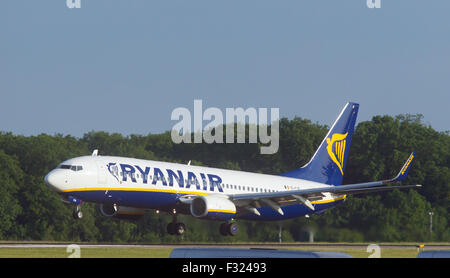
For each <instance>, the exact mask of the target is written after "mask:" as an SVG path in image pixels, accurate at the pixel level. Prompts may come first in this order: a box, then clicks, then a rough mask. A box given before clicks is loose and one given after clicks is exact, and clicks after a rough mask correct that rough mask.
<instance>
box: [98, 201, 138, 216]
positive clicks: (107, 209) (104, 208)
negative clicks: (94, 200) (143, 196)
mask: <svg viewBox="0 0 450 278" xmlns="http://www.w3.org/2000/svg"><path fill="white" fill-rule="evenodd" d="M100 212H101V213H102V214H103V215H104V216H108V217H112V216H114V217H117V218H125V219H136V218H140V217H141V216H143V215H144V213H145V210H143V209H139V208H132V207H124V206H118V205H117V204H114V203H104V204H101V205H100Z"/></svg>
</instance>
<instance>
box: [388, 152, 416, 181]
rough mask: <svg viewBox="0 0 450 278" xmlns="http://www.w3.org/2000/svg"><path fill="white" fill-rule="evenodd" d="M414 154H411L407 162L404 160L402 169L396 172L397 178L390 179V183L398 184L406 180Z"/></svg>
mask: <svg viewBox="0 0 450 278" xmlns="http://www.w3.org/2000/svg"><path fill="white" fill-rule="evenodd" d="M415 154H416V152H412V153H411V154H410V156H409V158H408V160H406V162H405V164H404V165H403V167H402V169H401V170H400V172H398V174H397V176H396V177H395V178H394V179H392V182H398V181H402V180H404V179H406V176H407V175H408V171H409V168H411V162H412V161H413V159H414V156H415Z"/></svg>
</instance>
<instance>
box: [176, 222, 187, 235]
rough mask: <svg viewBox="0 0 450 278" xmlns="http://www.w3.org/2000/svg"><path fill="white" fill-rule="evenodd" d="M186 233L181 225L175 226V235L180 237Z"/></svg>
mask: <svg viewBox="0 0 450 278" xmlns="http://www.w3.org/2000/svg"><path fill="white" fill-rule="evenodd" d="M185 231H186V226H185V225H184V224H183V223H176V224H175V234H176V235H178V236H181V235H182V234H184V232H185Z"/></svg>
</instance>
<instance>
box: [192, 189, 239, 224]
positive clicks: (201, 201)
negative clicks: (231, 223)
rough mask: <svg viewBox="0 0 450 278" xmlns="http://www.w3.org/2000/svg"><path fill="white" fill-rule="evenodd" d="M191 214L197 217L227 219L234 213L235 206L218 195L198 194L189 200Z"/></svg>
mask: <svg viewBox="0 0 450 278" xmlns="http://www.w3.org/2000/svg"><path fill="white" fill-rule="evenodd" d="M190 209H191V214H192V216H194V217H197V218H207V219H212V220H221V221H227V220H230V219H231V218H233V217H234V215H235V214H236V206H235V205H234V203H233V202H231V201H230V200H228V199H227V198H224V197H220V196H211V195H208V196H199V197H196V198H195V199H193V200H192V202H191V208H190Z"/></svg>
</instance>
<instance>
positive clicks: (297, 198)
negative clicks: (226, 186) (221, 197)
mask: <svg viewBox="0 0 450 278" xmlns="http://www.w3.org/2000/svg"><path fill="white" fill-rule="evenodd" d="M414 155H415V153H414V152H413V153H411V155H410V156H409V158H408V160H407V161H406V162H405V164H404V165H403V167H402V168H401V170H400V172H399V173H398V174H397V176H396V177H395V178H393V179H389V180H382V181H375V182H367V183H357V184H348V185H340V186H333V185H331V186H330V185H327V186H323V187H315V188H308V189H299V190H289V191H280V192H270V193H247V194H231V195H229V198H230V200H232V201H233V202H235V203H236V205H237V206H239V207H245V208H247V209H248V210H250V211H252V212H254V213H256V214H258V212H257V211H256V208H258V207H259V206H261V204H260V203H263V204H265V205H269V206H270V207H272V208H273V209H274V210H276V211H278V212H279V213H280V214H283V213H282V209H281V208H280V203H284V204H287V203H291V202H297V203H303V204H305V205H306V206H308V207H309V208H311V209H313V210H314V207H313V206H312V204H311V201H314V200H317V199H321V198H322V196H324V193H327V192H329V193H333V194H338V195H341V194H342V195H345V194H361V193H372V192H379V191H385V190H392V189H405V188H417V187H420V186H421V185H419V184H417V185H403V186H388V185H387V184H389V183H395V182H400V181H402V180H404V179H405V178H406V176H407V174H408V171H409V168H410V166H411V161H412V160H413V158H414Z"/></svg>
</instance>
